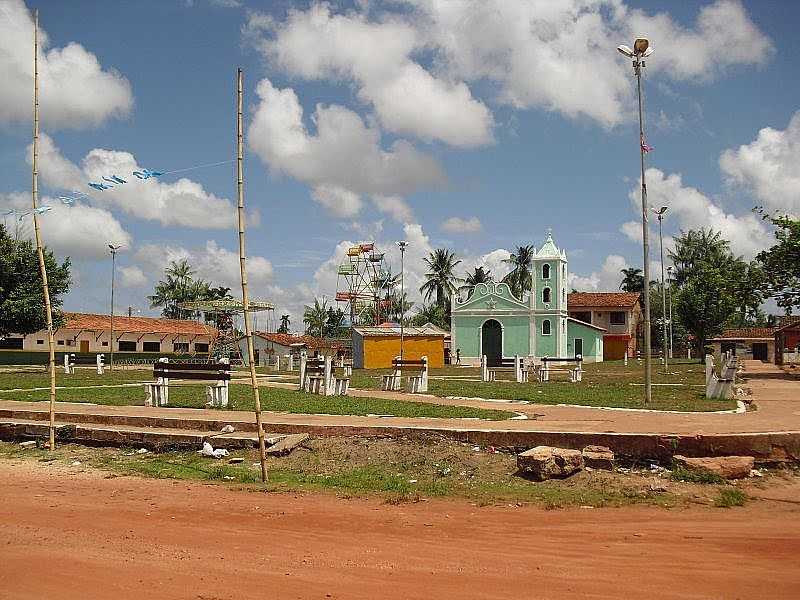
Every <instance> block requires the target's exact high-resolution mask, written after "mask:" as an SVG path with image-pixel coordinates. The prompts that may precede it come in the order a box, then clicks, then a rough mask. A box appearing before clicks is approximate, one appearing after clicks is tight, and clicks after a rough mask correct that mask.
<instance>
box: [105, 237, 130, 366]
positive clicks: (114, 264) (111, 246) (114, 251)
mask: <svg viewBox="0 0 800 600" xmlns="http://www.w3.org/2000/svg"><path fill="white" fill-rule="evenodd" d="M121 247H122V246H115V245H114V244H109V245H108V249H109V250H110V251H111V341H110V342H109V344H110V346H109V354H110V359H109V366H108V368H109V369H110V370H111V371H113V370H114V280H115V279H116V276H117V250H119V249H120V248H121ZM128 316H130V312H129V313H128ZM120 337H122V336H120Z"/></svg>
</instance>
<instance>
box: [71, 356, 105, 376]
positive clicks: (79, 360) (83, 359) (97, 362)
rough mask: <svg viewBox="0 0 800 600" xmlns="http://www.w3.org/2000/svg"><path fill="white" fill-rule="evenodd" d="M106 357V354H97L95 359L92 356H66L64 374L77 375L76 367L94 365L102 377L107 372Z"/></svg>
mask: <svg viewBox="0 0 800 600" xmlns="http://www.w3.org/2000/svg"><path fill="white" fill-rule="evenodd" d="M104 357H105V355H104V354H96V355H95V357H94V358H92V357H91V356H75V355H74V354H65V355H64V374H65V375H73V374H74V373H75V365H92V366H94V367H95V368H96V369H97V374H98V375H102V374H103V372H104V371H105V358H104Z"/></svg>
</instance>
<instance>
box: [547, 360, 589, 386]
mask: <svg viewBox="0 0 800 600" xmlns="http://www.w3.org/2000/svg"><path fill="white" fill-rule="evenodd" d="M553 363H559V364H560V363H574V364H575V366H574V367H571V368H569V367H564V368H559V367H553V366H551V365H552V364H553ZM553 373H567V374H568V375H569V381H570V383H578V382H580V381H582V380H583V357H582V356H581V355H580V354H578V355H577V356H575V357H568V358H557V357H550V356H545V357H543V358H542V366H541V368H540V369H539V373H538V374H539V381H540V382H542V383H545V382H548V381H550V375H551V374H553Z"/></svg>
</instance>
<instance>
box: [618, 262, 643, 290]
mask: <svg viewBox="0 0 800 600" xmlns="http://www.w3.org/2000/svg"><path fill="white" fill-rule="evenodd" d="M620 273H622V275H623V277H622V283H620V284H619V289H621V290H622V291H623V292H643V291H644V275H643V274H642V270H641V269H636V268H634V267H631V268H629V269H622V270H621V271H620Z"/></svg>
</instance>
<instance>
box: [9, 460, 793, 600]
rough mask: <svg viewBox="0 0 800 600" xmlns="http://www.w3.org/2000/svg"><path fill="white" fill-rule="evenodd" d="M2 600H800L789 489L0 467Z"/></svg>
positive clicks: (38, 465)
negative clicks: (562, 486) (245, 484)
mask: <svg viewBox="0 0 800 600" xmlns="http://www.w3.org/2000/svg"><path fill="white" fill-rule="evenodd" d="M0 478H2V481H3V485H2V486H0V506H2V507H3V508H2V510H1V511H0V555H2V560H0V598H3V599H6V598H14V599H25V598H32V599H34V598H35V599H36V600H40V599H41V598H56V597H57V598H60V599H63V600H69V599H72V598H74V599H81V600H83V599H84V598H87V597H88V598H111V597H113V598H115V600H125V599H128V598H131V599H133V598H135V599H137V600H139V599H140V598H142V597H148V598H159V599H161V598H166V599H172V598H175V599H178V598H181V599H184V598H193V599H197V600H200V599H204V600H211V599H216V600H220V599H242V598H264V597H267V598H271V597H279V598H281V599H289V598H369V599H374V598H382V599H393V598H463V599H467V598H469V599H473V598H476V599H477V598H514V599H521V598H559V599H562V598H643V597H648V598H796V597H798V591H800V569H798V567H797V556H798V553H799V552H800V503H798V501H797V500H798V497H800V495H799V494H798V492H800V486H798V484H797V482H796V480H794V481H793V482H789V483H787V484H786V486H785V487H782V488H781V487H775V486H772V487H771V488H770V489H769V491H768V492H767V491H765V492H764V495H765V496H768V497H771V498H774V500H760V501H757V502H752V503H748V504H747V505H746V506H745V507H741V508H733V509H727V510H726V509H715V508H708V507H699V506H696V507H692V508H688V509H673V510H667V509H663V508H659V507H648V506H632V507H630V506H629V507H625V508H616V509H612V508H604V509H582V508H569V509H561V510H542V509H540V508H534V507H531V506H521V507H519V506H516V505H511V506H509V505H502V506H497V505H494V506H484V507H479V506H478V505H477V504H476V503H470V502H469V501H466V500H438V499H437V500H430V501H424V502H417V503H402V504H387V503H385V502H384V501H382V500H380V499H349V500H345V499H342V498H337V497H335V496H333V495H330V494H302V495H297V494H287V493H283V494H274V493H273V494H265V493H261V492H243V491H241V490H236V489H228V488H227V487H225V486H220V485H219V484H204V483H197V482H187V481H176V480H159V479H140V478H130V477H117V476H113V475H110V474H108V473H106V472H103V471H99V470H94V469H75V468H70V467H69V466H68V465H66V466H65V465H62V464H57V463H38V462H34V461H17V460H4V461H0Z"/></svg>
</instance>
